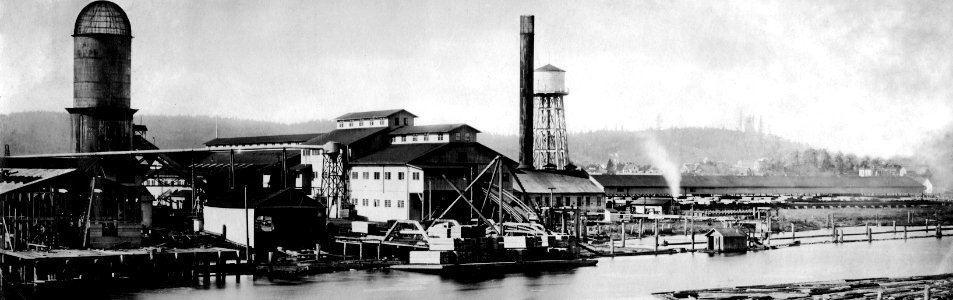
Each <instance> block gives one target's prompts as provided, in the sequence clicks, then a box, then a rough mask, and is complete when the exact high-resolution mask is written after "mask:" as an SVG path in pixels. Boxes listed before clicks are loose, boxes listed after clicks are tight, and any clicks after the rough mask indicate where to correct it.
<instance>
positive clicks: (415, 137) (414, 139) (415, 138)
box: [410, 134, 417, 142]
mask: <svg viewBox="0 0 953 300" xmlns="http://www.w3.org/2000/svg"><path fill="white" fill-rule="evenodd" d="M410 138H411V140H413V141H414V142H416V141H417V135H416V134H415V135H414V136H412V137H410Z"/></svg>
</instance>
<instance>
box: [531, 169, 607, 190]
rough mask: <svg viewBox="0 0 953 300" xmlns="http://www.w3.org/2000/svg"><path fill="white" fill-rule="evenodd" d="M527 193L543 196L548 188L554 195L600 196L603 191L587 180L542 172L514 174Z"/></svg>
mask: <svg viewBox="0 0 953 300" xmlns="http://www.w3.org/2000/svg"><path fill="white" fill-rule="evenodd" d="M516 178H517V179H519V181H520V183H522V184H523V188H524V189H525V190H526V192H527V193H531V194H545V193H549V191H550V190H549V188H555V189H553V190H552V192H553V193H556V194H602V193H603V191H602V189H601V188H599V186H598V185H596V184H595V183H594V182H592V181H590V180H589V178H584V177H576V176H570V175H563V174H555V173H549V172H544V171H532V170H523V171H521V172H518V173H516Z"/></svg>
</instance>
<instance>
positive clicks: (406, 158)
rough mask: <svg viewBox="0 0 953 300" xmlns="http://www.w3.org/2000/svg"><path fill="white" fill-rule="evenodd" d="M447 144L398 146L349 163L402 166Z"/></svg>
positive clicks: (392, 146)
mask: <svg viewBox="0 0 953 300" xmlns="http://www.w3.org/2000/svg"><path fill="white" fill-rule="evenodd" d="M446 145H447V144H399V145H391V146H390V147H387V148H384V149H381V150H380V151H377V152H374V153H371V154H369V155H367V156H364V157H362V158H359V159H357V160H355V161H351V162H350V163H351V164H352V165H403V164H408V163H410V162H411V161H413V160H414V159H417V158H419V157H421V156H423V155H424V154H427V153H429V152H430V151H434V150H436V149H437V148H441V147H443V146H446Z"/></svg>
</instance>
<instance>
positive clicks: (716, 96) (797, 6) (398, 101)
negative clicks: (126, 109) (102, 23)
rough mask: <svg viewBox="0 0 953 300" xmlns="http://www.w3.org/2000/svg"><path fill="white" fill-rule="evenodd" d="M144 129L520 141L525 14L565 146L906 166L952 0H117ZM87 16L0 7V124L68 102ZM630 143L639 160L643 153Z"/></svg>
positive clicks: (946, 58) (936, 91)
mask: <svg viewBox="0 0 953 300" xmlns="http://www.w3.org/2000/svg"><path fill="white" fill-rule="evenodd" d="M115 2H116V3H117V4H119V5H120V6H121V7H122V8H123V9H124V10H125V11H126V13H127V14H128V16H129V18H130V20H131V24H132V32H133V36H134V39H133V42H132V106H133V108H137V109H139V113H138V114H139V115H160V114H161V115H210V116H222V117H236V118H248V119H256V120H269V121H278V122H283V123H293V122H302V121H307V120H313V119H331V118H334V117H337V116H340V115H342V114H344V113H347V112H352V111H365V110H381V109H391V108H405V109H407V110H409V111H411V112H413V113H414V114H416V115H418V116H420V118H418V120H417V123H418V124H436V123H468V124H470V125H473V126H474V127H476V128H478V129H480V130H482V131H483V132H490V133H504V134H514V135H515V134H516V133H517V126H518V123H519V118H518V109H519V108H518V101H519V78H518V76H519V16H520V15H524V14H531V15H535V18H536V27H535V29H536V35H535V43H536V45H535V46H536V53H535V63H536V66H537V67H539V66H543V65H545V64H553V65H555V66H557V67H559V68H562V69H564V70H566V71H567V74H566V84H567V86H568V88H569V91H570V94H569V95H568V96H566V98H565V101H566V118H567V126H568V128H569V131H571V132H581V131H590V130H600V129H628V130H639V129H647V128H654V127H656V126H658V125H659V124H661V126H662V127H666V128H667V127H688V126H695V127H719V128H720V127H725V128H737V127H738V123H739V121H738V120H739V115H742V114H743V115H752V116H757V117H760V118H761V119H762V120H763V122H764V124H765V128H766V129H767V130H768V131H769V132H770V133H773V134H777V135H780V136H782V137H785V138H789V139H791V140H794V141H798V142H804V143H808V144H810V145H812V146H816V147H824V148H828V149H832V150H835V151H845V152H851V153H856V154H860V155H876V156H885V157H888V156H893V155H909V154H911V153H912V152H913V151H914V150H915V148H916V147H917V145H919V144H921V143H923V142H925V141H926V140H929V139H930V138H931V137H932V136H935V134H936V133H937V132H939V131H942V130H946V128H951V127H950V126H951V120H953V18H951V17H950V16H953V1H944V0H936V1H921V0H905V1H878V0H873V1H871V0H863V1H826V0H824V1H811V0H803V1H798V0H787V1H668V0H666V1H622V0H620V1H518V2H517V1H265V0H260V1H214V0H213V1H186V0H180V1H171V0H169V1H126V0H122V1H120V0H117V1H115ZM87 3H88V1H52V0H37V1H3V2H0V114H7V113H12V112H19V111H33V110H49V111H63V108H65V107H69V106H72V67H73V65H72V49H73V48H72V47H73V45H72V38H71V37H70V34H71V33H72V29H73V24H74V22H75V18H76V16H77V14H78V13H79V12H80V10H81V9H82V7H83V6H85V5H86V4H87ZM636 146H637V145H633V147H636Z"/></svg>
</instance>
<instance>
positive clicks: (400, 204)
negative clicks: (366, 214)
mask: <svg viewBox="0 0 953 300" xmlns="http://www.w3.org/2000/svg"><path fill="white" fill-rule="evenodd" d="M354 203H358V202H357V198H355V199H354ZM360 203H361V206H364V207H369V206H371V203H372V202H371V201H370V199H361V202H360ZM373 204H374V206H373V207H380V206H381V200H380V199H374V202H373ZM384 207H391V201H390V200H384ZM397 207H398V208H403V207H404V200H397Z"/></svg>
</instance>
